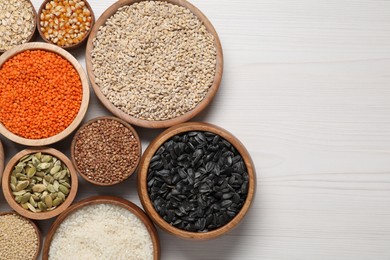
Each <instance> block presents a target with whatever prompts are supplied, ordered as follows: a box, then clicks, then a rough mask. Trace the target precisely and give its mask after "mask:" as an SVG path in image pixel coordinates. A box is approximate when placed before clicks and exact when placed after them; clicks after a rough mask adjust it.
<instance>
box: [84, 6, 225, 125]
mask: <svg viewBox="0 0 390 260" xmlns="http://www.w3.org/2000/svg"><path fill="white" fill-rule="evenodd" d="M141 1H143V0H120V1H117V2H115V3H114V4H113V5H112V6H110V7H109V8H108V9H107V10H106V11H104V13H103V14H102V15H101V16H100V18H99V19H98V20H97V21H96V24H95V26H94V27H93V28H92V31H91V34H90V37H89V38H88V42H87V48H86V52H85V57H86V66H87V74H88V77H89V80H90V82H91V85H92V88H93V90H94V91H95V94H96V96H97V97H98V99H99V100H100V102H102V104H103V105H104V106H105V107H106V108H107V109H108V110H110V111H111V113H113V114H114V115H116V116H118V117H120V118H122V119H123V120H125V121H126V122H129V123H131V124H134V125H137V126H141V127H146V128H167V127H170V126H173V125H176V124H179V123H183V122H186V121H188V120H190V119H191V118H193V117H194V116H196V115H197V114H199V113H200V112H202V111H203V110H204V109H205V108H206V107H207V106H208V105H209V104H210V102H211V101H212V100H213V98H214V96H215V94H216V93H217V91H218V89H219V86H220V84H221V80H222V74H223V51H222V45H221V41H220V40H219V36H218V33H217V32H216V30H215V28H214V26H213V25H212V23H211V22H210V21H209V19H208V18H207V17H206V16H205V15H204V14H203V13H202V11H201V10H199V9H198V8H197V7H196V6H194V5H192V4H191V3H190V2H188V1H185V0H161V1H164V2H168V3H171V4H174V5H178V6H182V7H184V8H187V9H188V10H190V11H191V12H192V13H193V14H195V15H196V16H197V17H198V18H199V20H200V21H202V22H203V24H204V26H205V27H206V29H207V31H208V32H209V33H211V34H212V35H213V36H214V46H215V49H216V55H217V56H216V60H217V62H216V72H215V76H214V82H213V85H212V86H211V87H210V89H209V91H208V92H207V94H206V96H205V97H204V99H203V100H202V101H201V102H200V103H199V104H198V105H197V106H196V107H195V108H194V109H192V110H191V111H188V112H187V113H185V114H183V115H181V116H178V117H175V118H172V119H167V120H161V121H152V120H144V119H140V118H137V117H134V116H131V115H129V114H127V113H125V112H123V111H122V110H120V109H119V108H117V107H116V106H114V104H112V103H111V102H110V101H109V100H108V99H107V98H106V97H105V96H104V94H103V93H102V91H101V89H100V87H99V86H98V85H97V84H96V83H95V75H94V73H93V69H92V68H93V64H92V57H91V52H92V50H93V42H92V41H93V39H94V38H95V37H96V35H97V33H98V31H99V29H100V27H101V26H104V25H105V23H106V21H107V19H108V18H110V17H111V16H112V15H114V14H115V13H116V12H117V11H118V9H119V8H121V7H123V6H128V5H132V4H134V3H138V2H141ZM158 1H160V0H158Z"/></svg>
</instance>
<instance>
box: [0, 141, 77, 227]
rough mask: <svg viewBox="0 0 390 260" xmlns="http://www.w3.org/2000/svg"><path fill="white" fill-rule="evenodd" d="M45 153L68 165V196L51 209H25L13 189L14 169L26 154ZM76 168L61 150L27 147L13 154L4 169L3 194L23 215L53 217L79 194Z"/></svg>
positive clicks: (43, 217)
mask: <svg viewBox="0 0 390 260" xmlns="http://www.w3.org/2000/svg"><path fill="white" fill-rule="evenodd" d="M39 152H40V153H43V154H49V155H52V156H55V157H57V159H59V160H60V161H62V162H63V163H64V164H65V165H66V167H68V169H69V173H70V181H71V183H70V185H71V187H70V191H69V194H68V196H67V197H66V199H65V201H64V202H63V203H61V204H60V205H59V206H58V207H57V208H55V209H53V210H50V211H44V212H32V211H30V210H28V209H24V208H23V207H22V206H21V205H20V204H19V203H17V202H16V201H15V196H14V195H13V194H12V189H11V186H10V182H11V181H10V179H11V174H12V171H13V170H14V166H15V165H16V164H17V163H18V161H19V160H20V158H22V157H23V156H25V155H28V154H34V153H39ZM77 177H78V176H77V173H76V170H75V168H74V167H73V164H72V162H71V161H70V160H69V159H68V158H67V157H66V155H64V154H63V153H61V152H60V151H58V150H56V149H53V148H46V147H38V148H34V149H25V150H22V151H20V152H19V153H17V154H16V155H15V156H13V157H12V158H11V159H10V160H9V162H8V164H7V166H6V167H5V169H4V173H3V177H2V184H1V188H2V191H3V195H4V197H5V200H6V201H7V202H8V204H9V206H10V207H11V208H12V209H13V210H15V211H16V212H17V213H19V214H20V215H22V216H23V217H26V218H30V219H36V220H45V219H51V218H54V217H56V216H58V215H59V214H61V213H62V212H63V211H64V210H66V209H67V208H68V207H69V206H70V205H71V203H72V202H73V200H74V198H75V197H76V194H77V189H78V178H77Z"/></svg>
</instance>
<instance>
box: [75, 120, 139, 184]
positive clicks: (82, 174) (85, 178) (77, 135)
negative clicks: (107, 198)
mask: <svg viewBox="0 0 390 260" xmlns="http://www.w3.org/2000/svg"><path fill="white" fill-rule="evenodd" d="M98 120H115V121H118V122H119V123H121V124H122V125H124V126H125V127H127V128H128V129H129V130H130V131H131V132H132V133H133V135H134V137H135V139H136V140H137V143H138V159H137V162H136V164H135V166H134V167H133V168H131V169H129V173H130V174H129V176H127V178H126V179H128V178H129V177H130V176H131V175H132V174H133V173H134V172H135V170H136V169H137V167H138V164H139V161H140V159H141V154H142V144H141V140H140V139H139V136H138V134H137V131H135V129H134V128H133V127H132V126H131V125H129V124H128V123H126V122H125V121H124V120H122V119H120V118H117V117H113V116H102V117H97V118H94V119H92V120H90V121H88V122H87V123H86V124H84V125H82V126H81V127H80V128H79V129H78V130H77V132H76V134H75V135H74V137H73V140H72V144H71V147H70V155H71V156H70V157H71V160H72V163H73V165H74V167H75V168H76V171H77V172H78V173H79V174H80V176H81V177H83V179H84V180H86V181H88V182H90V183H92V184H94V185H97V186H112V185H115V184H118V183H121V182H123V181H125V180H126V179H123V180H121V181H117V182H113V183H101V182H97V181H94V180H91V179H89V178H88V176H87V175H85V174H84V173H82V172H81V171H80V169H79V168H78V167H77V163H76V160H75V147H76V141H77V140H78V138H79V134H80V131H81V130H82V129H84V128H85V127H87V126H89V125H90V124H92V123H94V122H96V121H98Z"/></svg>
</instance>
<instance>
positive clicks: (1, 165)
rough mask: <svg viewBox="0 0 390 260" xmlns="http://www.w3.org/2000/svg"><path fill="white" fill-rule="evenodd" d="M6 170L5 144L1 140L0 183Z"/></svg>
mask: <svg viewBox="0 0 390 260" xmlns="http://www.w3.org/2000/svg"><path fill="white" fill-rule="evenodd" d="M3 170H4V148H3V144H2V143H1V141H0V184H1V176H2V175H3Z"/></svg>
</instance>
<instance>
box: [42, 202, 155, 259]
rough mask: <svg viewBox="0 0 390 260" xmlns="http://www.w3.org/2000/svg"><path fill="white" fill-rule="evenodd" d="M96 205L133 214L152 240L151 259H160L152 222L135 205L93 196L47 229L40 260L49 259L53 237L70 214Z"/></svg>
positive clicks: (66, 212) (72, 207)
mask: <svg viewBox="0 0 390 260" xmlns="http://www.w3.org/2000/svg"><path fill="white" fill-rule="evenodd" d="M96 204H112V205H116V206H120V207H122V208H125V209H127V210H129V211H130V212H131V213H133V214H134V215H135V216H137V217H138V218H139V219H140V220H141V221H142V223H143V224H144V225H145V226H146V228H147V230H148V232H149V235H150V237H151V239H152V243H153V256H154V257H153V259H154V260H158V259H160V255H161V249H160V240H159V237H158V233H157V230H156V228H155V227H154V225H153V222H152V221H151V220H150V219H149V217H148V216H147V215H146V214H145V213H144V212H143V211H142V209H140V208H139V207H138V206H137V205H135V204H133V203H131V202H130V201H127V200H125V199H122V198H119V197H112V196H95V197H91V198H88V199H84V200H82V201H80V202H77V203H76V204H74V205H72V206H71V207H70V208H68V209H67V210H66V211H65V212H64V213H62V214H61V215H60V216H59V217H58V218H57V219H56V220H55V221H54V223H53V224H52V226H51V227H50V229H49V232H48V234H47V236H46V240H45V243H44V245H43V252H42V259H43V260H47V259H49V251H50V245H51V242H52V240H53V236H54V235H55V233H56V231H57V229H58V227H59V226H60V225H61V223H62V222H63V221H64V220H65V219H66V218H67V217H69V216H70V215H71V214H73V213H74V212H76V211H77V210H79V209H81V208H83V207H85V206H89V205H96Z"/></svg>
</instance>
